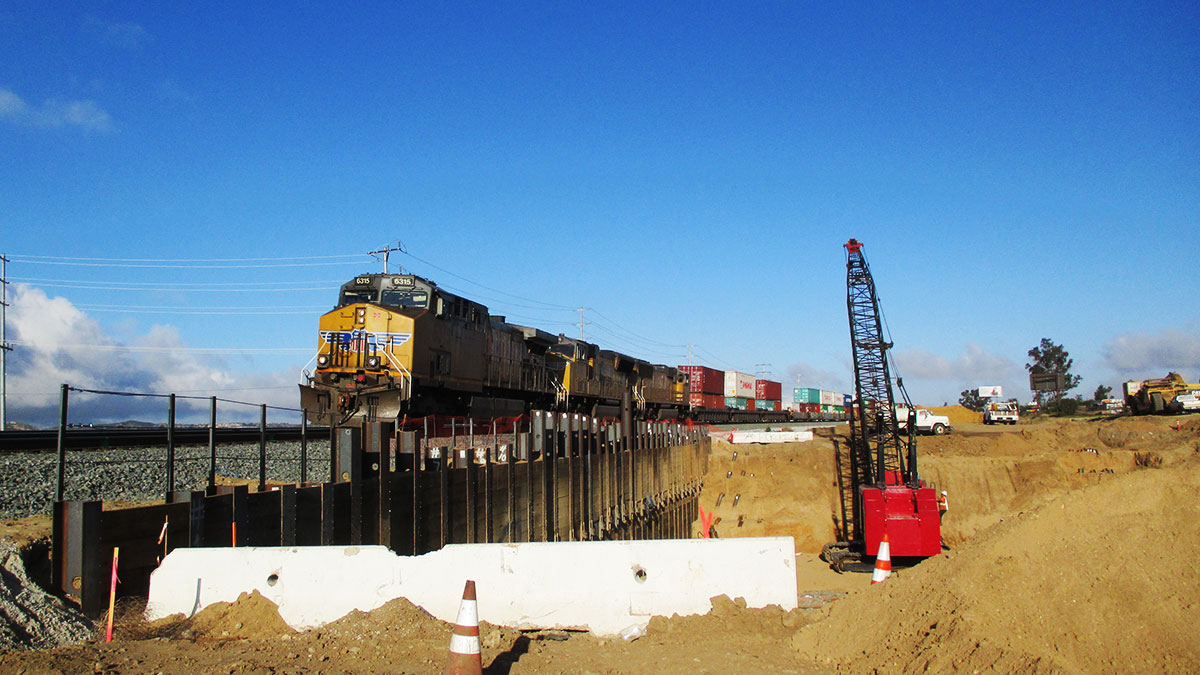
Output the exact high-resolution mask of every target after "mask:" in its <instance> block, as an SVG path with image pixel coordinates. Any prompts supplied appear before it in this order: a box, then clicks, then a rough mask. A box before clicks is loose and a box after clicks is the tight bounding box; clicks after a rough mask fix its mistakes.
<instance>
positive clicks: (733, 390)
mask: <svg viewBox="0 0 1200 675" xmlns="http://www.w3.org/2000/svg"><path fill="white" fill-rule="evenodd" d="M724 393H725V397H726V398H754V376H753V375H747V374H746V373H739V372H738V371H736V370H727V371H725V389H724Z"/></svg>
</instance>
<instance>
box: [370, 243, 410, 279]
mask: <svg viewBox="0 0 1200 675" xmlns="http://www.w3.org/2000/svg"><path fill="white" fill-rule="evenodd" d="M392 251H396V252H397V253H408V251H406V250H404V242H402V241H397V242H396V247H395V248H392V245H391V244H388V245H387V246H384V247H383V248H381V249H379V250H378V251H371V252H370V253H368V254H367V255H372V256H379V255H382V256H383V273H384V274H387V273H388V258H389V257H390V256H391V253H392ZM401 269H403V268H401Z"/></svg>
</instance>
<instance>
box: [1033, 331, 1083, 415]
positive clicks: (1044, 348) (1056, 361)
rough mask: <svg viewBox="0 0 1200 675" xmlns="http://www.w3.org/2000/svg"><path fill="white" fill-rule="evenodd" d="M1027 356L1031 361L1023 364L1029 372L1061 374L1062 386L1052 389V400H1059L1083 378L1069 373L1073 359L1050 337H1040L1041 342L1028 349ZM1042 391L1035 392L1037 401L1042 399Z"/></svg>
mask: <svg viewBox="0 0 1200 675" xmlns="http://www.w3.org/2000/svg"><path fill="white" fill-rule="evenodd" d="M1029 358H1030V359H1032V362H1031V363H1026V364H1025V369H1026V370H1028V371H1029V372H1030V373H1038V374H1041V373H1053V374H1057V375H1062V376H1063V385H1064V386H1063V388H1062V389H1055V390H1054V391H1053V394H1054V397H1053V400H1055V401H1061V400H1062V397H1063V394H1065V393H1067V392H1068V391H1070V390H1072V389H1074V388H1075V387H1078V386H1079V381H1080V380H1082V379H1083V378H1082V377H1081V376H1079V375H1072V374H1071V366H1072V365H1073V364H1074V363H1075V360H1074V359H1072V358H1071V355H1070V354H1069V353H1067V350H1066V349H1065V348H1063V346H1062V345H1056V344H1054V343H1053V342H1051V340H1050V338H1042V341H1041V343H1040V344H1039V345H1038V346H1036V347H1034V348H1033V349H1030V350H1029ZM1042 394H1043V392H1040V391H1039V392H1035V395H1036V396H1037V399H1038V402H1039V403H1040V402H1041V401H1042Z"/></svg>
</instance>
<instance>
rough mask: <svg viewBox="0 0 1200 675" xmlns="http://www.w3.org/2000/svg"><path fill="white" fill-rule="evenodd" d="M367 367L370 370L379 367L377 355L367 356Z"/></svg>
mask: <svg viewBox="0 0 1200 675" xmlns="http://www.w3.org/2000/svg"><path fill="white" fill-rule="evenodd" d="M367 367H368V368H370V369H371V370H378V369H379V357H378V356H368V357H367Z"/></svg>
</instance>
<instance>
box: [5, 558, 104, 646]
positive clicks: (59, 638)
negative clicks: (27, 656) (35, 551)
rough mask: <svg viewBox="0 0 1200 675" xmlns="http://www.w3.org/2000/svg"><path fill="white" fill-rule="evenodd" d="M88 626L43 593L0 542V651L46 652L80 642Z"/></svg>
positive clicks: (73, 611)
mask: <svg viewBox="0 0 1200 675" xmlns="http://www.w3.org/2000/svg"><path fill="white" fill-rule="evenodd" d="M91 634H92V623H91V622H90V621H88V619H87V617H85V616H84V615H83V614H82V613H80V612H79V611H78V610H76V609H75V608H73V607H68V606H67V605H65V604H64V603H63V602H62V601H61V600H59V599H58V598H56V597H54V596H52V595H50V594H49V593H46V592H45V591H43V590H42V589H41V588H40V587H39V586H38V585H37V584H36V583H35V582H34V581H33V580H32V579H30V578H29V574H28V573H27V572H26V571H25V562H24V561H23V560H22V559H21V554H20V552H19V551H18V549H17V547H16V546H15V545H14V544H12V543H11V542H0V650H3V649H49V648H51V647H58V646H61V645H70V644H75V643H78V642H83V641H84V640H87V639H88V638H89V637H91Z"/></svg>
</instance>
